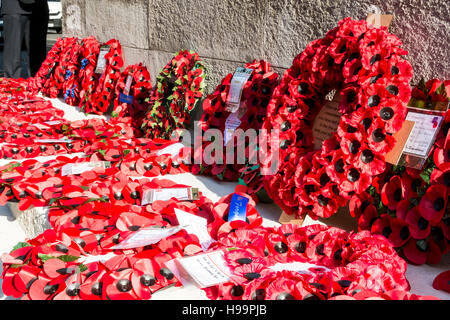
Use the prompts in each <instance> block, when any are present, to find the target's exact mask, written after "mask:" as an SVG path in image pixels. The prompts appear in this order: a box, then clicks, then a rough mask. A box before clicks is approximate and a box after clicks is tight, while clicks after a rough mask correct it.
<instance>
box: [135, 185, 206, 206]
mask: <svg viewBox="0 0 450 320" xmlns="http://www.w3.org/2000/svg"><path fill="white" fill-rule="evenodd" d="M194 193H196V194H198V189H196V188H191V187H186V188H164V189H147V190H145V191H144V194H143V195H142V203H141V205H143V206H145V205H147V204H149V203H153V202H155V201H158V200H160V201H167V200H170V199H172V198H175V199H178V200H180V201H186V200H192V199H193V195H194Z"/></svg>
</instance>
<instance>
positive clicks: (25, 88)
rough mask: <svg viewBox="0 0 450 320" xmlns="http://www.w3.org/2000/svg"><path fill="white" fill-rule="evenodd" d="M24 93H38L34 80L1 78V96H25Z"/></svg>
mask: <svg viewBox="0 0 450 320" xmlns="http://www.w3.org/2000/svg"><path fill="white" fill-rule="evenodd" d="M24 92H27V93H28V94H37V93H38V92H37V88H36V85H35V81H34V78H31V77H30V78H27V79H23V78H20V79H13V78H0V94H2V95H4V94H18V93H22V94H23V93H24Z"/></svg>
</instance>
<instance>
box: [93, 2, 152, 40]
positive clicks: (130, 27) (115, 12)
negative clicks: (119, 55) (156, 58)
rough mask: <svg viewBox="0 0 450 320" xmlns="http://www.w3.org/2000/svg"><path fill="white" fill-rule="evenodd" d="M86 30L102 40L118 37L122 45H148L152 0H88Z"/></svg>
mask: <svg viewBox="0 0 450 320" xmlns="http://www.w3.org/2000/svg"><path fill="white" fill-rule="evenodd" d="M85 12H86V15H85V16H86V22H85V25H86V34H87V35H95V36H96V37H97V38H98V39H99V40H100V41H103V42H106V41H108V40H109V39H117V40H119V41H120V43H121V44H122V46H124V47H131V48H141V49H146V48H148V39H149V36H148V34H149V30H148V25H147V17H148V0H95V1H92V0H91V1H85Z"/></svg>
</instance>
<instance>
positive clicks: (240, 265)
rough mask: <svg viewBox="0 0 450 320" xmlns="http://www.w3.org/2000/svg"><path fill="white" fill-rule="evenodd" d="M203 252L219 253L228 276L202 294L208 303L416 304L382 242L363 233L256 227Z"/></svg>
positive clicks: (401, 267)
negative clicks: (353, 301)
mask: <svg viewBox="0 0 450 320" xmlns="http://www.w3.org/2000/svg"><path fill="white" fill-rule="evenodd" d="M208 250H223V251H224V258H225V260H226V262H227V264H228V267H229V268H230V271H231V279H230V281H229V282H225V283H222V284H219V285H217V286H212V287H208V288H205V289H204V291H205V292H206V294H207V296H208V298H210V299H213V300H328V299H332V298H333V297H334V298H335V299H343V298H342V296H348V297H349V299H352V298H353V299H366V298H368V297H381V298H385V299H420V298H421V297H419V296H416V295H412V294H410V293H409V292H408V290H409V289H410V287H409V284H408V281H407V279H406V278H405V271H406V267H407V266H406V262H405V261H404V260H403V259H401V258H400V257H399V256H398V255H397V253H396V251H395V250H394V248H393V247H392V246H391V244H390V242H389V241H388V240H387V239H386V238H384V237H383V236H380V235H371V234H370V232H368V231H363V232H359V233H353V232H352V233H347V232H346V231H344V230H341V229H339V228H334V227H328V226H324V225H310V226H306V227H300V226H298V225H292V224H286V225H282V226H280V227H277V228H263V227H260V228H256V229H252V230H236V231H234V232H231V233H229V234H228V235H227V236H225V237H222V238H220V239H219V240H218V241H217V242H215V243H213V244H212V245H211V246H210V248H209V249H208ZM292 263H305V267H304V268H303V270H302V269H301V268H299V266H298V264H297V265H295V264H294V265H293V264H292Z"/></svg>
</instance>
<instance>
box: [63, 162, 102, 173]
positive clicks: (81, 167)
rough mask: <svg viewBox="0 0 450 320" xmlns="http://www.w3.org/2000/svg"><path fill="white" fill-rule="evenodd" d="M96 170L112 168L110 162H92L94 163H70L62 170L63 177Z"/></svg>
mask: <svg viewBox="0 0 450 320" xmlns="http://www.w3.org/2000/svg"><path fill="white" fill-rule="evenodd" d="M94 168H104V169H107V168H111V162H109V161H92V162H78V163H68V164H66V165H64V166H63V167H62V168H61V176H68V175H72V174H73V175H77V174H82V173H83V172H86V171H90V170H92V169H94Z"/></svg>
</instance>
